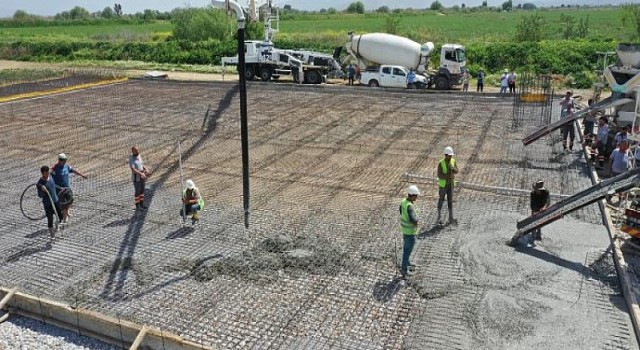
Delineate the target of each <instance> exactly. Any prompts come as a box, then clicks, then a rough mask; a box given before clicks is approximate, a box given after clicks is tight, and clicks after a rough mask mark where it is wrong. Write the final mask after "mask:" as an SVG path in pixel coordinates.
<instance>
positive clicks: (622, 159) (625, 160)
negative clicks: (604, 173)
mask: <svg viewBox="0 0 640 350" xmlns="http://www.w3.org/2000/svg"><path fill="white" fill-rule="evenodd" d="M630 155H631V154H630V152H629V146H628V143H627V140H622V141H620V144H619V145H618V147H617V148H616V149H614V150H613V152H611V156H610V157H609V176H618V175H620V174H622V173H624V172H626V171H627V170H629V161H630V160H631V157H630Z"/></svg>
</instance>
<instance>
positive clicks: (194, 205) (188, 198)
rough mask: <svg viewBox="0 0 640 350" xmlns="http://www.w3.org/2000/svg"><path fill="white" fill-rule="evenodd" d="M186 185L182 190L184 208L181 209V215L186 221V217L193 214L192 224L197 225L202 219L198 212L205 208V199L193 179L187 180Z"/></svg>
mask: <svg viewBox="0 0 640 350" xmlns="http://www.w3.org/2000/svg"><path fill="white" fill-rule="evenodd" d="M186 185H187V188H185V189H184V190H183V191H182V203H183V208H182V210H180V216H182V221H183V222H184V219H185V218H186V217H187V216H189V215H191V224H192V225H195V223H196V222H198V220H200V216H199V215H198V212H199V211H201V210H203V209H204V199H203V198H202V195H201V194H200V190H199V189H198V188H197V187H196V184H195V183H194V182H193V180H187V181H186Z"/></svg>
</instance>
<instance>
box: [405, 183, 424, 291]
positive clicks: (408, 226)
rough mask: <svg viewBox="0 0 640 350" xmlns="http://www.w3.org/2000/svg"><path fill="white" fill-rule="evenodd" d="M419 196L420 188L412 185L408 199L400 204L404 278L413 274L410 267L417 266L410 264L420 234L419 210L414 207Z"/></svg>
mask: <svg viewBox="0 0 640 350" xmlns="http://www.w3.org/2000/svg"><path fill="white" fill-rule="evenodd" d="M419 195H420V190H419V189H418V186H415V185H411V186H409V188H408V189H407V198H405V199H403V200H402V202H401V203H400V227H401V228H402V237H403V242H404V244H403V248H402V266H401V267H400V272H401V273H402V277H403V278H406V277H407V276H410V275H412V274H413V273H412V272H411V271H409V267H416V266H417V265H415V264H412V263H410V262H409V257H410V255H411V252H412V251H413V246H414V245H415V244H416V235H417V234H418V210H417V209H416V208H414V207H413V204H414V203H415V201H416V199H418V196H419Z"/></svg>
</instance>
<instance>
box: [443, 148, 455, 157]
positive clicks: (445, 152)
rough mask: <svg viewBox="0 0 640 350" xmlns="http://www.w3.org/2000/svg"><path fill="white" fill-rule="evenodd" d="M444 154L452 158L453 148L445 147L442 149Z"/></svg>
mask: <svg viewBox="0 0 640 350" xmlns="http://www.w3.org/2000/svg"><path fill="white" fill-rule="evenodd" d="M444 154H445V155H447V156H452V155H454V154H453V148H451V146H447V147H445V148H444Z"/></svg>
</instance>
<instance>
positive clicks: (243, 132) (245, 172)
mask: <svg viewBox="0 0 640 350" xmlns="http://www.w3.org/2000/svg"><path fill="white" fill-rule="evenodd" d="M244 25H245V23H244V19H242V20H240V19H238V67H239V69H238V72H239V74H240V77H239V78H240V139H241V143H242V205H243V207H244V227H245V228H249V213H250V209H249V125H248V124H249V123H248V121H247V79H246V76H245V71H246V67H245V59H244Z"/></svg>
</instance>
